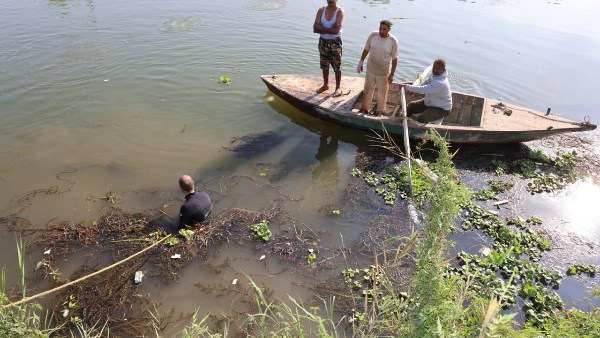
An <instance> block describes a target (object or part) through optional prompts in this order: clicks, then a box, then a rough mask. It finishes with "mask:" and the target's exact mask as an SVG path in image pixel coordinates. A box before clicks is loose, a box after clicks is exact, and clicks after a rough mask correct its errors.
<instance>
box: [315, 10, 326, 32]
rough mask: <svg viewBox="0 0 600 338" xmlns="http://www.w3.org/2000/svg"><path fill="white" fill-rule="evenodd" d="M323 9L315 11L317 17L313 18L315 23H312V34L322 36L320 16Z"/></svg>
mask: <svg viewBox="0 0 600 338" xmlns="http://www.w3.org/2000/svg"><path fill="white" fill-rule="evenodd" d="M323 10H324V8H319V10H318V11H317V17H316V18H315V22H314V23H313V33H317V34H323V32H322V31H321V30H322V29H324V28H323V25H321V14H322V13H323Z"/></svg>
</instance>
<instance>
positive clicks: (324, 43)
mask: <svg viewBox="0 0 600 338" xmlns="http://www.w3.org/2000/svg"><path fill="white" fill-rule="evenodd" d="M319 56H320V61H321V69H329V65H331V67H332V68H333V71H334V72H339V71H340V70H341V67H342V38H340V37H337V38H335V39H323V38H319Z"/></svg>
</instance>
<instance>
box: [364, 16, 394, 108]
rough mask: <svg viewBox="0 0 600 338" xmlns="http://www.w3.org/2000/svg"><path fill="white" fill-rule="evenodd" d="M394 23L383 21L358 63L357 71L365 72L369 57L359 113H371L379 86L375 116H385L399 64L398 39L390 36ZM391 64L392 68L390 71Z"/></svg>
mask: <svg viewBox="0 0 600 338" xmlns="http://www.w3.org/2000/svg"><path fill="white" fill-rule="evenodd" d="M392 25H393V24H392V22H391V21H389V20H382V21H381V22H380V23H379V31H375V32H372V33H371V35H369V38H368V39H367V42H366V43H365V48H364V50H363V52H362V55H361V57H360V61H359V62H358V67H357V68H356V71H357V72H358V73H359V74H360V73H362V71H363V64H364V61H365V58H366V57H367V55H369V60H368V61H367V76H366V78H365V87H364V90H363V94H364V99H363V106H362V108H361V109H360V111H359V112H361V113H369V112H370V110H371V102H372V101H373V92H374V91H375V86H377V111H376V112H375V113H373V115H383V114H385V112H386V104H387V92H388V84H390V83H391V82H392V81H393V80H394V73H395V72H396V65H397V64H398V39H396V37H395V36H393V35H392V34H390V29H392ZM390 63H391V65H392V68H391V70H390Z"/></svg>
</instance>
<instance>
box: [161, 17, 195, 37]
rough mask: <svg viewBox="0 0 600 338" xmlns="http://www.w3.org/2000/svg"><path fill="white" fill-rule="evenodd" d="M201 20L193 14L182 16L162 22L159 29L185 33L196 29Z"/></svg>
mask: <svg viewBox="0 0 600 338" xmlns="http://www.w3.org/2000/svg"><path fill="white" fill-rule="evenodd" d="M201 23H202V20H201V19H200V18H198V17H195V16H184V17H181V18H175V19H171V20H169V21H166V22H163V23H162V24H161V25H160V30H161V31H163V32H168V33H185V32H191V31H193V30H195V29H196V27H198V26H199V25H200V24H201Z"/></svg>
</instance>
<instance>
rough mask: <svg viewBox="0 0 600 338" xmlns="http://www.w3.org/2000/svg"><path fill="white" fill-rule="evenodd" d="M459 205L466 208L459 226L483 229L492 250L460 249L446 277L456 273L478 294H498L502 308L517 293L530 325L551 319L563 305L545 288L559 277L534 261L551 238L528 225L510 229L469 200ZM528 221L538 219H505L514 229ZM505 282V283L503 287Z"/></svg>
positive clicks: (555, 285) (515, 296)
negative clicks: (477, 253)
mask: <svg viewBox="0 0 600 338" xmlns="http://www.w3.org/2000/svg"><path fill="white" fill-rule="evenodd" d="M462 206H463V208H464V209H465V210H467V215H466V219H465V220H464V221H463V224H462V227H463V229H464V230H473V229H477V230H481V231H483V232H484V233H485V234H486V235H488V236H490V237H491V238H492V239H493V240H494V244H493V246H494V250H492V251H491V252H490V254H489V256H487V257H483V258H481V257H478V256H475V255H471V254H468V253H465V252H460V253H459V254H458V259H459V267H449V268H448V270H447V271H446V273H447V276H454V275H459V276H462V277H463V278H465V279H469V280H471V281H472V283H473V288H474V289H475V290H477V291H478V292H480V293H481V294H482V295H485V294H490V293H492V294H496V295H497V296H498V297H500V296H502V297H500V301H501V307H502V308H504V309H506V308H510V307H512V306H514V305H515V304H516V299H517V296H518V297H520V298H521V299H523V302H524V304H525V315H526V318H527V320H528V321H529V322H531V323H532V324H535V325H539V324H541V323H543V322H544V321H545V320H547V319H549V318H553V317H554V313H555V312H556V311H558V310H561V309H562V308H563V303H562V300H561V299H560V297H559V296H558V295H557V294H556V293H555V292H553V291H551V290H550V289H548V288H549V287H550V288H556V287H558V285H559V284H560V282H561V280H562V276H560V275H559V274H556V273H552V272H550V271H549V270H547V269H545V268H543V267H542V266H540V265H539V264H538V263H535V261H537V260H539V259H540V258H541V254H542V252H544V251H548V250H550V248H551V241H550V240H548V239H546V238H544V237H542V236H540V235H539V234H537V233H535V232H533V231H532V230H531V229H529V228H526V229H525V231H519V232H515V231H512V230H511V229H510V228H509V227H508V226H506V225H504V224H503V222H502V221H501V220H500V219H499V218H498V216H496V215H494V214H492V213H490V212H488V211H486V210H483V209H482V208H481V207H480V206H478V205H477V204H475V203H473V202H470V201H469V202H466V203H464V204H463V205H462ZM532 222H541V220H540V219H539V218H537V217H532V218H530V219H528V220H527V221H521V220H519V219H518V218H508V219H507V225H517V228H523V227H524V225H525V224H526V223H532ZM522 254H526V255H528V256H529V259H530V260H532V261H533V262H530V261H528V260H525V259H523V258H522V257H521V255H522ZM499 276H500V277H502V278H500V277H499ZM505 280H508V282H505ZM505 283H508V284H507V286H506V287H503V286H504V284H505ZM502 290H504V291H502Z"/></svg>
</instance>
